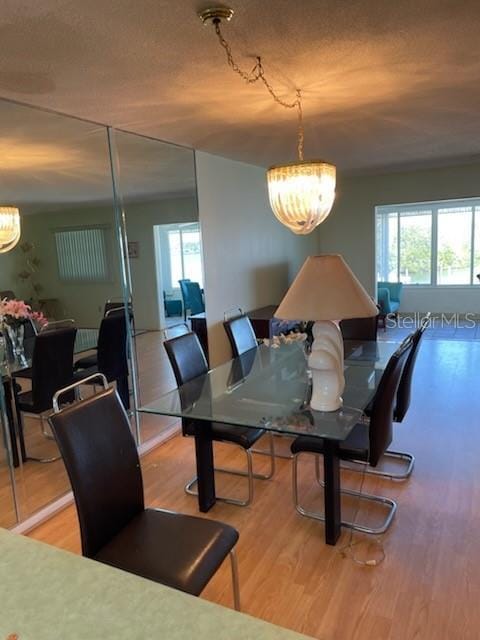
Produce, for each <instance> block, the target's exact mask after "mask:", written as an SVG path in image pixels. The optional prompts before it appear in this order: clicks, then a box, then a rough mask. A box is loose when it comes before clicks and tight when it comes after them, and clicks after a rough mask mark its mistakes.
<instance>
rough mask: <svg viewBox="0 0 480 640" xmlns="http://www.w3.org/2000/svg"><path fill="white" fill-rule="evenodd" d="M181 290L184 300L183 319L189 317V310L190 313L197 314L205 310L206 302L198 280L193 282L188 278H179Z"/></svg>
mask: <svg viewBox="0 0 480 640" xmlns="http://www.w3.org/2000/svg"><path fill="white" fill-rule="evenodd" d="M178 284H179V285H180V291H181V294H182V301H183V319H184V320H186V318H187V311H188V312H189V315H192V316H194V315H196V314H197V313H203V312H204V311H205V303H204V302H203V294H202V290H201V288H200V285H199V284H198V282H192V281H191V280H189V279H188V278H184V279H183V280H179V281H178Z"/></svg>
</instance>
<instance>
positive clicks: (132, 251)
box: [128, 241, 140, 258]
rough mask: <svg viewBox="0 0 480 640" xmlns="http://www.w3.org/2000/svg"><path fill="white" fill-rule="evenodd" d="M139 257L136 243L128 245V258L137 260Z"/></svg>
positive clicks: (138, 248)
mask: <svg viewBox="0 0 480 640" xmlns="http://www.w3.org/2000/svg"><path fill="white" fill-rule="evenodd" d="M139 255H140V247H139V243H138V242H137V241H134V242H129V243H128V257H129V258H138V257H139Z"/></svg>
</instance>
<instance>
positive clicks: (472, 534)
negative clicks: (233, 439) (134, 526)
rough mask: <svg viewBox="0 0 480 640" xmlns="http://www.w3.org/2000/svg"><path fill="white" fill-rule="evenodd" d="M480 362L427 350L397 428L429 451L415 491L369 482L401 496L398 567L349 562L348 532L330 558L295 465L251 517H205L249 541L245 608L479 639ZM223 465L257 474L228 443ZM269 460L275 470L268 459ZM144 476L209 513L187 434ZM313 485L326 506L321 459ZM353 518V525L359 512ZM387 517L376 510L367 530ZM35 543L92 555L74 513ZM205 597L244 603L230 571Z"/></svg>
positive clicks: (366, 630) (397, 637) (441, 345)
mask: <svg viewBox="0 0 480 640" xmlns="http://www.w3.org/2000/svg"><path fill="white" fill-rule="evenodd" d="M479 363H480V343H479V342H477V341H472V342H461V341H437V340H426V341H424V343H423V345H422V349H421V352H420V355H419V358H418V365H417V371H416V376H415V382H414V397H413V401H412V407H411V409H410V412H409V414H408V416H407V418H406V419H405V421H404V423H403V424H401V425H397V426H396V428H395V433H396V440H395V443H394V445H395V448H397V449H404V450H408V451H411V452H412V453H414V454H415V456H416V467H415V470H414V473H413V475H412V477H411V479H410V480H409V481H407V482H393V481H389V480H386V479H383V480H380V479H374V478H372V477H367V478H366V480H365V485H364V490H365V491H368V492H373V493H378V494H382V495H386V496H389V497H392V498H394V499H396V500H397V501H398V505H399V509H398V513H397V517H396V519H395V521H394V524H393V526H392V528H391V530H390V531H389V532H388V533H387V534H386V535H385V536H383V544H384V547H385V553H386V558H385V560H384V562H383V563H381V564H379V565H378V566H375V567H364V566H359V565H357V564H355V563H354V562H353V561H352V559H351V558H349V557H343V555H342V553H341V547H342V546H343V544H345V543H346V541H347V540H348V535H349V534H348V532H345V533H343V535H342V538H341V541H340V543H339V545H338V546H337V547H335V548H333V547H328V546H326V545H325V544H324V542H323V527H322V525H321V523H319V522H314V521H311V520H307V519H305V518H302V517H300V516H299V515H298V514H297V513H296V512H295V511H294V509H293V506H292V500H291V466H290V462H289V461H288V460H278V464H277V473H276V475H275V477H274V478H273V480H270V481H256V484H255V491H256V494H255V498H254V501H253V503H252V505H251V506H250V507H248V508H239V507H233V506H229V505H225V504H221V503H217V505H216V506H215V508H214V509H213V510H212V511H211V512H210V513H209V514H207V515H206V516H204V517H209V518H216V519H220V520H224V521H226V522H229V523H231V524H233V525H234V526H236V527H237V528H238V529H239V531H240V541H239V545H238V558H239V569H240V580H241V594H242V607H243V611H245V612H246V613H249V614H251V615H253V616H256V617H260V618H263V619H265V620H269V621H272V622H274V623H276V624H278V625H281V626H285V627H289V628H291V629H295V630H298V631H301V632H304V633H306V634H309V635H312V636H314V637H317V638H322V639H325V640H350V639H355V640H367V639H368V640H377V639H378V640H410V639H412V640H413V639H418V640H439V639H445V640H447V639H448V640H470V639H471V640H478V638H479V637H480V607H479V606H478V601H479V596H480V571H479V570H478V567H479V563H480V536H479V534H478V531H479V525H480V509H479V506H478V505H479V504H480V478H479V476H480V474H479V462H478V461H479V459H480V428H479V427H480V417H479V416H480V394H479V392H478V387H479V377H478V371H479ZM286 444H287V443H286V441H282V442H281V445H283V446H285V445H286ZM216 457H217V461H219V462H220V463H223V464H226V463H228V464H238V465H240V464H242V463H243V459H242V456H241V453H237V452H236V451H235V452H233V451H232V449H231V448H228V447H227V446H220V447H219V449H217V454H216ZM256 461H257V462H258V463H259V465H260V466H262V465H263V466H265V465H266V460H265V459H262V458H261V457H256ZM142 467H143V472H144V481H145V493H146V501H147V504H149V505H155V506H161V507H165V508H168V509H175V510H179V511H184V512H186V513H191V514H197V515H198V513H197V509H196V501H195V499H194V498H192V497H189V496H186V495H185V494H184V492H183V485H184V484H185V482H186V481H187V480H188V479H189V478H190V477H191V476H192V475H193V469H194V456H193V442H192V441H191V440H189V439H184V438H181V437H175V438H174V439H172V440H170V441H169V442H167V443H166V444H164V445H163V446H162V447H159V448H158V449H156V450H154V451H153V452H151V453H150V454H148V455H147V456H145V457H144V458H143V460H142ZM360 482H361V475H360V474H354V473H351V472H346V473H345V475H344V476H343V485H344V486H350V487H357V488H358V487H359V484H360ZM225 483H228V486H227V484H225ZM242 487H243V488H244V485H243V484H242V481H241V480H233V479H232V478H228V480H226V479H225V478H222V477H221V476H219V478H218V489H217V490H218V492H219V493H220V492H222V491H223V492H227V491H228V492H229V493H232V492H233V491H240V490H241V489H242ZM300 487H301V492H302V496H304V497H305V500H308V501H310V500H311V501H312V504H313V501H318V500H320V491H319V489H318V488H317V487H316V486H315V482H314V474H313V464H312V461H311V460H310V459H308V458H307V457H305V458H303V461H302V464H301V471H300ZM346 507H347V508H346V509H345V511H346V513H345V515H346V516H347V517H348V514H349V511H352V510H353V509H354V508H355V503H350V504H349V505H346ZM374 515H375V514H371V513H370V512H368V513H367V512H366V511H365V510H364V509H362V510H361V511H360V513H359V519H364V518H365V517H373V516H374ZM30 535H31V536H32V537H33V538H36V539H38V540H43V541H45V542H48V543H50V544H53V545H56V546H59V547H62V548H65V549H69V550H71V551H74V552H76V553H78V552H79V551H80V541H79V533H78V525H77V520H76V515H75V509H74V508H73V507H69V508H67V509H66V510H64V511H63V512H61V513H59V514H58V515H56V516H55V517H53V518H52V519H51V520H50V521H48V522H47V523H45V524H43V525H42V526H40V527H38V528H37V529H36V530H35V531H33V532H32V533H31V534H30ZM365 539H366V537H365V536H362V535H360V534H355V536H354V540H357V541H362V540H365ZM363 547H365V545H359V546H358V550H357V553H358V555H359V556H360V555H362V554H363V555H364V557H374V556H375V553H376V551H375V549H373V548H371V549H366V548H363ZM355 548H357V547H355ZM159 552H161V549H159ZM203 597H205V598H207V599H209V600H213V601H215V602H219V603H221V604H224V605H226V606H231V591H230V574H229V570H228V566H225V567H222V568H221V570H220V572H219V573H218V575H217V576H216V577H215V578H214V580H213V581H212V583H211V584H210V585H209V586H208V588H207V589H206V590H205V592H204V594H203Z"/></svg>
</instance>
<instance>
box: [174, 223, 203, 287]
mask: <svg viewBox="0 0 480 640" xmlns="http://www.w3.org/2000/svg"><path fill="white" fill-rule="evenodd" d="M168 248H169V253H170V280H171V282H170V285H171V287H172V289H178V281H179V280H182V279H183V278H188V279H189V280H192V281H194V282H198V283H199V285H200V287H203V273H202V251H201V241H200V229H199V227H198V225H189V226H188V227H184V228H179V229H171V230H170V231H169V232H168Z"/></svg>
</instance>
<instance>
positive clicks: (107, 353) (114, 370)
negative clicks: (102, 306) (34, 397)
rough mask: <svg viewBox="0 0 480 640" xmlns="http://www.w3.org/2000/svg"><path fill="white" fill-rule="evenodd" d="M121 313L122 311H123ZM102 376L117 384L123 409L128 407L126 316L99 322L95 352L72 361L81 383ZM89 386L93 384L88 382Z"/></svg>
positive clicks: (76, 376) (115, 314)
mask: <svg viewBox="0 0 480 640" xmlns="http://www.w3.org/2000/svg"><path fill="white" fill-rule="evenodd" d="M122 311H123V310H122ZM94 373H103V375H104V376H105V377H106V378H107V380H108V381H109V382H114V381H115V382H116V384H117V389H118V394H119V396H120V398H121V399H122V402H123V406H124V407H125V409H127V410H128V409H129V408H130V395H129V388H128V360H127V323H126V319H125V314H124V313H123V312H122V313H118V312H117V313H111V314H109V315H107V316H105V317H104V318H103V319H102V321H101V323H100V330H99V332H98V343H97V352H96V353H94V354H91V355H89V356H85V357H84V358H80V359H79V360H77V361H76V362H75V380H76V381H80V380H81V379H85V378H88V377H90V376H91V375H93V374H94ZM87 384H92V383H87Z"/></svg>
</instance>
